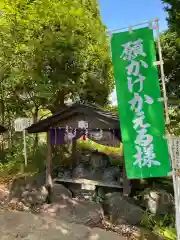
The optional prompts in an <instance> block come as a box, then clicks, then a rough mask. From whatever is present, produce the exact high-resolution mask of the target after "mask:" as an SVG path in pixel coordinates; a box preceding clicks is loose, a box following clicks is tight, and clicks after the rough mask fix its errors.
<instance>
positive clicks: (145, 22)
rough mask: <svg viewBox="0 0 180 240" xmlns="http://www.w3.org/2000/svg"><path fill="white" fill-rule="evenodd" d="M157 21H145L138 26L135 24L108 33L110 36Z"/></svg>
mask: <svg viewBox="0 0 180 240" xmlns="http://www.w3.org/2000/svg"><path fill="white" fill-rule="evenodd" d="M156 20H157V19H156V18H155V19H153V20H151V21H144V22H141V23H138V24H134V25H131V26H127V27H123V28H117V29H113V30H109V31H107V33H108V34H112V33H115V32H120V31H122V30H125V29H128V28H129V27H131V28H134V27H138V26H141V25H145V24H149V23H150V22H155V21H156Z"/></svg>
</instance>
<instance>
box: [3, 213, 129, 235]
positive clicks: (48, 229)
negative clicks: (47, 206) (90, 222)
mask: <svg viewBox="0 0 180 240" xmlns="http://www.w3.org/2000/svg"><path fill="white" fill-rule="evenodd" d="M0 239H1V240H5V239H6V240H14V239H19V240H20V239H21V240H22V239H24V240H59V239H61V240H76V239H77V240H83V239H86V240H106V239H107V240H109V239H113V240H125V239H126V238H124V237H121V236H118V235H117V234H115V233H113V232H107V231H105V230H102V229H99V228H93V229H91V228H88V227H85V226H83V225H79V224H74V223H69V222H66V221H63V220H57V219H54V218H51V217H47V216H40V215H34V214H31V213H25V212H13V211H1V212H0Z"/></svg>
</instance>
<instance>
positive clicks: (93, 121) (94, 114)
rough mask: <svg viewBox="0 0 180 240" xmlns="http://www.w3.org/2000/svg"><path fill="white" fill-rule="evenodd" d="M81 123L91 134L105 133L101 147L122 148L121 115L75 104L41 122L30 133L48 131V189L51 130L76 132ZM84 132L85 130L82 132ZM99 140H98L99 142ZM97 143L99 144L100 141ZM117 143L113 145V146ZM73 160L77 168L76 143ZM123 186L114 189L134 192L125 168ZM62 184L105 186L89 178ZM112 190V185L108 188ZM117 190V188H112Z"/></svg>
mask: <svg viewBox="0 0 180 240" xmlns="http://www.w3.org/2000/svg"><path fill="white" fill-rule="evenodd" d="M79 122H86V123H87V124H88V127H87V130H88V131H97V130H98V129H99V130H103V135H104V138H102V139H101V140H99V143H100V144H104V145H107V144H108V139H109V144H108V145H112V144H113V145H114V146H115V147H119V146H120V143H121V133H120V124H119V119H118V118H117V116H115V115H113V114H111V113H110V112H106V111H104V110H102V109H100V108H97V107H95V106H92V105H87V104H73V105H71V106H69V107H67V108H65V109H63V110H61V111H59V112H57V113H55V114H53V115H52V116H50V117H47V118H46V119H43V120H40V121H39V122H37V123H35V124H32V125H31V126H30V127H28V128H27V129H26V130H27V132H28V133H41V132H47V169H46V172H47V175H46V182H47V185H48V186H51V185H52V177H51V172H52V145H51V141H50V130H51V129H52V128H56V127H59V128H66V127H67V126H68V127H70V128H72V129H79ZM81 130H82V131H84V129H81ZM88 138H89V137H88ZM95 141H96V140H95ZM96 142H97V141H96ZM112 142H113V143H112ZM72 155H73V156H72V159H73V165H74V166H76V165H77V163H78V159H77V155H76V141H72ZM123 169H124V170H123V184H122V186H120V185H119V186H117V185H116V186H114V187H117V188H118V187H119V188H123V193H124V195H129V193H130V181H129V180H128V179H127V177H126V172H125V167H124V168H123ZM57 181H58V182H73V183H77V184H87V185H100V186H103V183H102V182H101V183H100V182H97V181H91V180H87V179H84V180H83V179H57ZM107 187H108V186H107ZM109 187H113V186H109Z"/></svg>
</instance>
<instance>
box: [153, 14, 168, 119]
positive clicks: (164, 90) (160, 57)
mask: <svg viewBox="0 0 180 240" xmlns="http://www.w3.org/2000/svg"><path fill="white" fill-rule="evenodd" d="M155 22H156V34H157V43H158V54H159V60H160V71H161V81H162V86H163V97H164V107H165V115H166V124H169V123H170V120H169V113H168V99H167V93H166V84H165V75H164V66H163V57H162V48H161V41H160V33H159V19H158V18H156V19H155Z"/></svg>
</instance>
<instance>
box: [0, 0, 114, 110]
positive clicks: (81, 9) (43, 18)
mask: <svg viewBox="0 0 180 240" xmlns="http://www.w3.org/2000/svg"><path fill="white" fill-rule="evenodd" d="M0 28H1V29H0V30H1V33H0V42H1V44H0V53H1V58H0V66H1V73H0V75H1V79H2V80H3V81H2V85H3V86H2V88H3V89H4V91H3V93H4V94H5V95H4V98H5V99H4V101H6V100H7V98H8V103H9V102H10V104H9V107H10V108H13V107H14V108H15V107H17V110H16V111H19V112H21V111H22V109H25V110H26V111H27V109H30V110H31V109H32V108H39V107H40V106H42V107H43V108H45V107H47V108H49V109H50V110H51V111H54V110H57V108H59V107H61V106H63V105H64V103H65V101H66V100H67V99H72V100H73V101H76V100H79V99H80V100H82V101H85V100H86V101H88V102H93V103H94V102H96V103H98V104H100V105H103V104H105V103H106V102H107V99H108V95H109V93H110V92H111V91H112V88H113V81H112V69H111V62H110V57H109V47H108V41H107V38H106V35H105V27H104V25H103V24H102V22H101V19H100V13H99V10H98V5H97V2H96V1H95V0H94V1H93V2H92V1H91V2H89V1H80V0H63V1H59V0H34V1H29V0H16V1H15V0H13V1H10V0H5V1H4V6H3V14H2V15H1V17H0Z"/></svg>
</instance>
